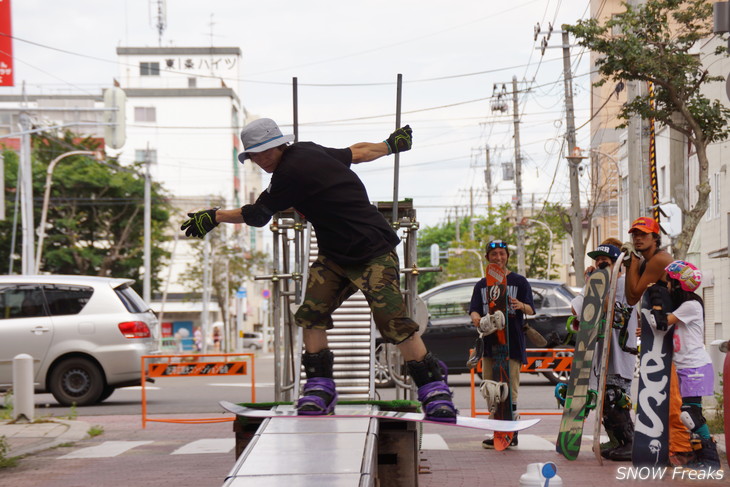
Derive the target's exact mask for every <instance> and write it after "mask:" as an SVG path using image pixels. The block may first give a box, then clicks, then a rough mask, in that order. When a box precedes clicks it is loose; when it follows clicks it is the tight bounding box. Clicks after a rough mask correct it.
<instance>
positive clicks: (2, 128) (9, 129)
mask: <svg viewBox="0 0 730 487" xmlns="http://www.w3.org/2000/svg"><path fill="white" fill-rule="evenodd" d="M11 133H13V116H12V114H11V113H9V112H0V135H7V134H11Z"/></svg>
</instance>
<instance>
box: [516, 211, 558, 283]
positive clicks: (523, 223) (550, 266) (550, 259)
mask: <svg viewBox="0 0 730 487" xmlns="http://www.w3.org/2000/svg"><path fill="white" fill-rule="evenodd" d="M528 223H537V224H538V225H542V226H543V227H545V229H547V231H548V233H549V234H550V243H549V244H548V246H549V249H548V264H547V275H546V276H545V279H548V280H550V269H551V268H552V263H553V231H552V230H550V227H549V226H548V225H547V224H546V223H545V222H541V221H540V220H532V219H530V218H523V219H522V222H521V225H526V224H528Z"/></svg>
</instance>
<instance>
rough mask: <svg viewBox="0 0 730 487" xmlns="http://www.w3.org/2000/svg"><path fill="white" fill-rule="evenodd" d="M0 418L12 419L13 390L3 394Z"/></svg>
mask: <svg viewBox="0 0 730 487" xmlns="http://www.w3.org/2000/svg"><path fill="white" fill-rule="evenodd" d="M0 419H13V392H12V391H8V392H6V393H5V394H3V407H2V409H0Z"/></svg>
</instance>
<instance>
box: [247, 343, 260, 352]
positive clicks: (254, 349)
mask: <svg viewBox="0 0 730 487" xmlns="http://www.w3.org/2000/svg"><path fill="white" fill-rule="evenodd" d="M248 349H249V350H251V351H252V352H255V351H256V350H258V349H259V347H258V346H257V345H256V344H255V343H252V344H251V345H249V346H248Z"/></svg>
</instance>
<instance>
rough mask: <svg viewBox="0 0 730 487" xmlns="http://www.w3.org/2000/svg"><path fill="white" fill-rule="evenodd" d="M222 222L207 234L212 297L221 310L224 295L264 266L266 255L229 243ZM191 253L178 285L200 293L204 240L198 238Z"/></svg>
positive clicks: (231, 293)
mask: <svg viewBox="0 0 730 487" xmlns="http://www.w3.org/2000/svg"><path fill="white" fill-rule="evenodd" d="M227 230H229V228H228V227H226V226H225V225H222V226H219V227H218V228H216V229H215V230H214V231H212V232H210V233H209V234H208V237H207V238H208V239H209V243H210V256H209V262H210V276H211V287H212V295H213V296H212V297H213V299H215V300H216V302H217V303H218V306H219V307H220V309H222V310H225V309H226V306H225V304H226V296H231V295H233V294H234V293H235V292H236V290H238V288H239V287H240V286H241V285H243V284H244V283H245V282H246V281H247V280H250V279H251V278H252V277H253V275H254V273H255V272H257V271H260V270H261V269H263V267H264V265H265V264H266V262H267V261H268V260H269V259H268V256H267V255H266V254H265V253H263V252H258V251H249V250H244V249H242V248H241V247H240V245H239V244H238V243H233V244H231V243H229V239H228V235H227V232H226V231H227ZM192 247H193V254H194V255H195V256H196V257H197V258H196V259H195V260H194V261H193V262H191V263H189V264H188V265H187V266H186V268H185V272H184V273H183V274H182V276H181V277H180V284H181V285H183V286H185V287H186V288H187V289H188V290H189V291H190V293H191V294H195V295H199V294H200V290H201V289H202V283H203V263H204V262H205V256H204V255H205V254H204V253H205V241H203V240H197V241H195V242H194V243H193V244H192ZM222 314H223V322H224V324H225V325H226V329H228V330H230V328H228V313H225V312H224V313H222Z"/></svg>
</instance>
